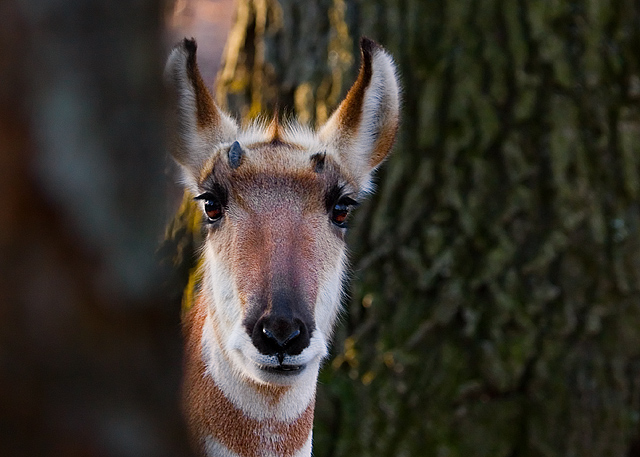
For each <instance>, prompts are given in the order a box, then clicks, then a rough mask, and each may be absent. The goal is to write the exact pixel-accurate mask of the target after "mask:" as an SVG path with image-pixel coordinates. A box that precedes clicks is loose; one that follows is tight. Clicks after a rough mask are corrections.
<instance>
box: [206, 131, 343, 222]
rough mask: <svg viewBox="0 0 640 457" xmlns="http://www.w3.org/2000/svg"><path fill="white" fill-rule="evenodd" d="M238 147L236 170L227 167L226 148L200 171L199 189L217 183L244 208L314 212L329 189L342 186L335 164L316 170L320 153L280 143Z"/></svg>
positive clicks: (321, 203) (320, 205) (322, 202)
mask: <svg viewBox="0 0 640 457" xmlns="http://www.w3.org/2000/svg"><path fill="white" fill-rule="evenodd" d="M242 148H243V155H242V160H241V161H240V164H239V165H238V166H237V167H236V168H232V167H231V166H230V163H229V158H228V155H227V154H228V150H229V147H226V148H222V149H221V150H219V151H217V152H216V154H214V156H213V157H212V158H211V160H210V161H209V162H208V164H207V165H206V166H205V167H204V168H203V170H202V174H201V180H200V182H201V184H202V187H203V190H207V185H211V184H212V183H217V184H221V185H222V186H223V187H224V188H225V189H226V191H227V192H228V193H229V197H230V198H231V200H233V201H234V202H236V203H238V204H239V205H240V206H241V207H245V209H251V208H253V209H254V210H257V209H259V208H268V207H271V208H274V207H277V205H278V203H279V202H281V203H284V204H286V205H287V206H288V207H289V208H292V209H293V208H299V209H303V208H307V209H313V210H316V209H319V208H323V207H324V205H325V197H326V195H327V193H328V192H329V191H330V189H331V188H332V187H335V186H345V185H346V183H345V179H344V178H343V177H342V175H341V174H340V172H339V169H338V165H337V164H335V163H331V165H330V166H324V167H322V169H318V167H317V163H318V161H317V157H318V156H322V154H323V152H322V151H315V150H311V149H309V148H304V147H302V146H299V145H296V144H290V143H284V142H281V141H271V142H261V143H260V142H259V143H253V144H248V145H242ZM314 156H316V157H315V158H314ZM327 160H329V159H328V158H327ZM347 187H349V186H347Z"/></svg>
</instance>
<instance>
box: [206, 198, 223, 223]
mask: <svg viewBox="0 0 640 457" xmlns="http://www.w3.org/2000/svg"><path fill="white" fill-rule="evenodd" d="M204 212H205V214H206V215H207V218H208V219H209V222H214V221H217V220H218V219H220V218H221V217H222V205H221V204H220V202H219V201H217V200H205V202H204Z"/></svg>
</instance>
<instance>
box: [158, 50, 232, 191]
mask: <svg viewBox="0 0 640 457" xmlns="http://www.w3.org/2000/svg"><path fill="white" fill-rule="evenodd" d="M196 48H197V45H196V42H195V40H194V39H191V40H189V39H187V38H185V39H184V40H183V41H182V42H180V43H179V44H178V45H176V46H175V47H174V48H173V50H172V51H171V54H170V55H169V58H168V59H167V65H166V67H165V70H164V75H165V80H166V82H167V84H168V86H169V90H170V92H171V96H172V100H171V102H172V105H173V106H172V108H173V110H172V111H173V113H174V118H173V119H172V121H173V122H174V126H173V127H174V128H173V132H172V134H171V137H170V148H171V154H172V155H173V157H174V159H176V161H177V162H178V163H179V164H180V165H182V167H183V168H184V169H185V170H186V171H187V172H188V175H190V176H189V178H196V179H197V177H198V176H199V175H200V169H201V168H202V166H203V165H204V163H205V161H206V160H207V159H208V158H209V157H210V156H211V153H212V150H213V149H214V148H215V147H216V146H217V145H219V144H220V143H223V142H230V141H233V140H234V138H235V136H236V133H237V131H238V126H237V124H236V123H235V121H234V120H233V119H231V117H230V116H228V115H227V114H225V113H224V112H222V111H221V110H220V109H219V108H218V107H217V106H216V104H215V103H214V101H213V97H212V96H211V93H210V92H209V90H208V89H207V87H206V86H205V84H204V82H203V81H202V76H201V75H200V71H199V70H198V65H197V62H196ZM191 180H192V179H190V181H191Z"/></svg>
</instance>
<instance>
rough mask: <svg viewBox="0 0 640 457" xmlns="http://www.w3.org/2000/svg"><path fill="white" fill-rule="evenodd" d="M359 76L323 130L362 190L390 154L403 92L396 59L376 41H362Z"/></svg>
mask: <svg viewBox="0 0 640 457" xmlns="http://www.w3.org/2000/svg"><path fill="white" fill-rule="evenodd" d="M360 51H361V54H362V62H361V64H360V73H359V74H358V79H357V80H356V82H355V83H354V85H353V87H351V89H350V90H349V92H348V93H347V96H346V98H345V99H344V101H343V102H342V103H341V104H340V106H339V107H338V109H337V110H336V112H335V113H333V115H332V116H331V117H330V118H329V120H328V121H327V123H326V124H325V125H324V126H323V127H322V128H321V129H320V132H319V135H320V138H321V140H322V141H323V142H325V143H326V144H328V145H331V146H333V147H334V148H335V149H337V150H338V151H339V154H340V159H341V161H342V162H343V163H345V164H346V166H347V167H349V168H350V170H351V172H352V173H354V175H355V177H356V178H357V179H358V180H359V181H360V183H361V185H362V186H363V187H365V188H366V187H367V184H368V182H369V176H370V173H371V171H372V170H373V169H375V168H376V167H377V166H378V165H380V163H382V161H383V160H384V158H385V157H386V156H387V154H388V153H389V151H390V149H391V146H393V142H394V140H395V137H396V132H397V130H398V123H399V118H400V88H399V84H398V78H397V75H396V67H395V65H394V63H393V59H392V58H391V56H390V55H389V54H387V52H386V51H385V50H384V49H383V48H382V46H380V45H379V44H378V43H376V42H375V41H372V40H370V39H368V38H362V39H361V40H360Z"/></svg>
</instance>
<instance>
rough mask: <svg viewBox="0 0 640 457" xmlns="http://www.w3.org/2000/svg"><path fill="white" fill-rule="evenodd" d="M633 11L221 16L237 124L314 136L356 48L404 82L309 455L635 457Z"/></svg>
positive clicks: (269, 10) (591, 6)
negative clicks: (286, 120) (280, 120)
mask: <svg viewBox="0 0 640 457" xmlns="http://www.w3.org/2000/svg"><path fill="white" fill-rule="evenodd" d="M639 8H640V7H639V6H638V4H637V2H630V1H617V2H588V3H587V2H573V1H558V2H525V1H521V0H518V1H508V0H474V1H443V0H439V1H420V0H403V1H398V2H391V1H384V0H375V1H364V0H363V1H355V0H334V1H329V0H321V1H319V2H304V3H302V2H295V1H292V0H283V1H281V2H276V1H275V0H239V1H238V16H237V20H236V23H235V25H234V28H233V30H232V32H231V35H230V38H229V42H228V49H227V53H226V60H225V62H224V68H223V70H222V71H221V73H220V75H219V76H220V78H219V84H218V88H217V97H218V101H219V102H220V103H221V104H222V105H225V106H228V107H229V108H230V109H231V110H232V111H234V112H236V113H240V114H243V115H248V116H253V115H256V114H257V113H258V112H260V111H263V110H267V111H269V110H273V109H274V106H276V103H278V104H279V105H278V106H279V107H280V108H281V109H282V108H288V109H293V110H294V111H295V112H297V114H298V115H299V116H300V117H301V119H302V120H303V121H305V122H312V123H313V122H319V123H321V122H322V121H324V120H325V119H326V118H327V115H328V114H330V111H331V109H333V108H334V107H335V106H336V103H337V102H338V101H339V100H340V98H341V96H343V95H344V93H345V91H346V89H347V88H348V85H349V84H350V83H351V82H352V81H353V77H354V74H355V69H356V66H357V65H356V64H357V55H358V54H357V50H356V46H357V41H358V37H359V36H360V35H367V36H369V37H371V38H373V39H376V40H377V41H379V42H380V43H382V44H383V45H385V46H386V47H387V48H388V49H389V51H390V52H391V53H392V54H393V55H394V56H395V58H396V60H397V62H398V64H399V69H400V74H401V75H402V80H403V85H404V111H403V122H402V126H401V131H400V135H399V140H398V142H397V144H396V148H395V154H394V156H393V157H392V158H391V160H389V162H388V163H387V165H386V166H385V169H384V170H383V171H382V172H381V173H380V179H379V186H378V187H379V189H378V192H377V193H376V195H375V196H374V197H373V198H372V199H371V200H370V201H369V202H368V203H367V204H365V205H364V206H363V207H361V208H360V209H359V210H358V214H357V217H356V218H355V220H354V221H353V223H352V226H353V229H352V231H351V234H350V244H351V246H352V251H353V255H352V258H353V265H354V272H355V273H354V275H353V276H354V278H353V281H352V283H351V294H350V299H349V301H348V303H347V307H348V311H349V313H348V317H346V318H345V320H344V323H343V326H342V328H341V329H340V330H339V332H338V336H337V339H336V343H335V351H334V356H333V359H332V361H331V362H330V363H329V364H328V365H327V366H326V368H325V369H324V371H323V373H322V374H321V385H320V391H319V400H318V410H317V412H316V428H315V440H314V441H315V444H314V455H316V456H347V455H359V456H368V455H371V456H373V455H375V456H403V455H414V456H419V455H447V456H492V457H499V456H515V455H518V456H568V455H579V456H608V455H610V456H624V455H638V442H637V437H638V431H639V424H638V420H639V417H640V332H639V330H638V329H640V230H639V229H640V204H639V203H638V201H639V200H638V197H639V196H640V154H639V151H640V110H639V108H638V101H639V100H640V65H639V64H640V53H638V49H640V28H638V24H639V23H640V9H639ZM354 56H356V57H354Z"/></svg>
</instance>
